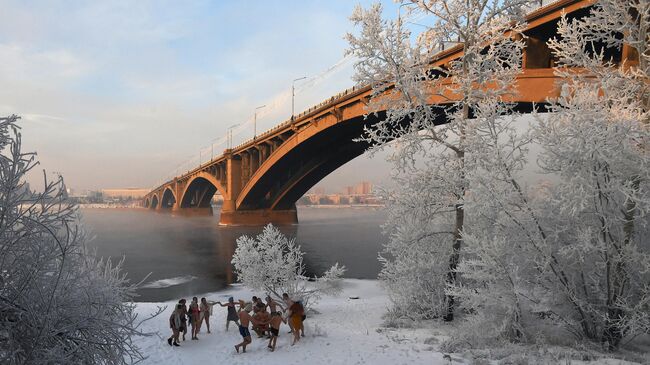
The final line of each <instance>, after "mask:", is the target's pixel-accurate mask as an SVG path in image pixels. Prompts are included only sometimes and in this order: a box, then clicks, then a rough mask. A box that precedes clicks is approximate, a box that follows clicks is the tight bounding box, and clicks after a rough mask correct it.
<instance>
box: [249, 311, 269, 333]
mask: <svg viewBox="0 0 650 365" xmlns="http://www.w3.org/2000/svg"><path fill="white" fill-rule="evenodd" d="M269 319H271V317H270V316H269V312H267V311H265V310H261V309H260V310H259V311H258V312H257V313H255V314H253V331H255V333H257V337H264V335H265V334H266V332H267V331H268V330H269V325H268V321H269Z"/></svg>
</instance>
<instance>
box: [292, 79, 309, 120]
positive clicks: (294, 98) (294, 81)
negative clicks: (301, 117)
mask: <svg viewBox="0 0 650 365" xmlns="http://www.w3.org/2000/svg"><path fill="white" fill-rule="evenodd" d="M306 78H307V76H303V77H299V78H297V79H294V80H293V81H292V82H291V121H292V122H293V118H294V114H295V113H294V106H295V100H296V81H300V80H304V79H306Z"/></svg>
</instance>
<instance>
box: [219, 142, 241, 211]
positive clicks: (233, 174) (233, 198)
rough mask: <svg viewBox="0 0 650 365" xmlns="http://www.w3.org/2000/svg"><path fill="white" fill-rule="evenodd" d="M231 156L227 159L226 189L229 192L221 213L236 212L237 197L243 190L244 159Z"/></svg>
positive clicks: (224, 199)
mask: <svg viewBox="0 0 650 365" xmlns="http://www.w3.org/2000/svg"><path fill="white" fill-rule="evenodd" d="M234 157H235V156H232V155H231V156H229V157H228V158H227V160H226V190H227V191H228V193H227V194H226V196H224V197H223V206H222V207H221V214H222V215H223V213H224V212H234V211H235V208H236V207H237V197H238V196H239V192H240V191H241V186H242V180H241V172H242V160H240V159H236V158H234Z"/></svg>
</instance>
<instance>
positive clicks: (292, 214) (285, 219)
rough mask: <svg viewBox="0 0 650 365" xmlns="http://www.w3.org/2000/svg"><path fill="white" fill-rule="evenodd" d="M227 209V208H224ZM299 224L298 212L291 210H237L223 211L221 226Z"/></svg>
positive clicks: (220, 219)
mask: <svg viewBox="0 0 650 365" xmlns="http://www.w3.org/2000/svg"><path fill="white" fill-rule="evenodd" d="M224 208H225V206H224ZM268 223H273V224H275V225H290V224H298V212H297V211H296V210H295V209H291V210H261V209H260V210H235V211H223V210H222V211H221V217H220V218H219V224H222V225H236V226H239V225H241V226H262V225H265V224H268Z"/></svg>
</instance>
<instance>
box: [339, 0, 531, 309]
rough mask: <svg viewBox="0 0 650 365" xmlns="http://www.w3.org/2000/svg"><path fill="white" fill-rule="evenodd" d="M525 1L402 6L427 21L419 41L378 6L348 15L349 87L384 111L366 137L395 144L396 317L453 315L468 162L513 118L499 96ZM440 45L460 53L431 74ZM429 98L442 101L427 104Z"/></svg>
mask: <svg viewBox="0 0 650 365" xmlns="http://www.w3.org/2000/svg"><path fill="white" fill-rule="evenodd" d="M527 4H529V1H526V0H505V1H503V0H498V1H497V0H494V1H466V0H448V1H430V0H426V1H402V2H401V5H400V8H399V11H400V12H402V13H403V14H404V17H405V18H406V19H416V20H417V21H418V22H420V23H422V22H430V23H431V24H429V25H428V26H427V27H426V30H425V31H423V32H422V33H421V34H419V36H418V37H417V40H416V41H412V40H413V34H412V33H411V32H410V31H409V30H408V28H407V27H406V26H405V24H406V23H407V22H406V20H405V19H402V15H401V14H400V15H398V18H397V20H395V21H388V20H383V19H382V7H381V6H380V5H374V6H372V7H371V8H369V9H367V10H364V9H362V8H360V7H359V8H357V9H356V10H355V12H354V14H353V15H352V17H351V20H352V21H353V22H354V23H355V24H356V25H358V26H360V27H361V30H360V33H359V34H358V35H353V34H350V35H348V37H347V38H348V41H349V44H350V49H349V52H350V53H352V54H354V55H355V56H356V57H358V59H359V61H358V62H357V64H356V65H355V66H356V81H357V82H359V83H362V84H371V85H372V86H373V97H372V99H371V102H370V105H369V111H370V112H371V113H372V112H375V111H382V110H387V112H386V118H385V120H383V121H382V122H380V123H378V124H376V125H375V126H373V127H372V128H370V129H367V130H366V131H365V132H366V133H365V135H364V137H363V139H364V140H366V141H368V142H370V143H371V144H373V145H375V146H376V148H384V147H385V146H387V144H388V143H389V142H391V141H393V140H394V139H399V141H398V142H397V143H395V144H392V146H395V151H394V154H393V155H392V157H391V159H392V161H393V163H394V165H395V171H396V172H395V174H394V179H395V181H396V182H397V188H396V189H394V190H390V191H385V195H386V200H387V207H388V223H387V224H386V226H385V229H386V231H387V233H388V235H389V242H388V244H387V245H386V247H385V250H384V252H383V254H382V258H381V260H382V262H383V269H382V272H381V274H380V276H381V278H382V279H383V280H384V281H385V282H386V284H387V285H388V288H389V291H390V293H391V297H392V300H393V302H394V304H395V306H394V308H395V310H396V311H397V312H396V313H397V314H404V312H405V311H406V310H408V312H409V314H410V315H414V314H415V315H416V316H418V317H424V318H432V317H444V318H445V319H446V320H452V319H453V318H454V307H455V297H454V296H453V295H449V294H446V293H445V289H446V287H448V286H454V285H456V283H457V280H458V278H457V274H456V270H457V265H458V262H459V259H460V252H461V249H462V247H463V237H462V234H463V231H464V230H465V229H466V227H467V226H468V223H469V222H470V221H471V220H472V216H471V212H469V211H467V209H466V206H465V202H466V199H467V197H468V194H471V190H472V186H471V181H470V179H469V178H470V176H471V169H473V168H475V166H476V163H475V162H472V161H471V160H472V159H474V158H476V157H480V156H481V153H489V151H490V150H495V149H498V148H499V147H500V146H499V145H493V144H491V142H492V141H493V138H492V137H493V136H491V135H490V134H493V133H492V132H493V130H496V131H500V132H499V133H501V132H503V131H502V129H503V128H502V127H501V123H502V121H501V120H500V119H499V118H498V116H499V115H500V114H508V113H510V114H513V113H514V111H513V105H508V104H506V103H503V102H502V99H503V97H504V96H507V95H511V94H512V93H513V84H514V79H515V77H516V75H517V74H518V73H519V72H520V71H521V55H522V49H523V47H524V42H523V41H522V40H521V38H520V37H518V36H517V34H518V33H519V31H521V30H522V29H523V27H524V25H523V23H522V19H523V17H522V14H523V8H524V7H525V6H526V5H527ZM445 47H459V48H461V49H462V56H461V57H460V58H457V59H455V60H452V61H450V62H448V63H445V64H444V65H443V66H440V67H433V66H432V64H431V61H432V56H433V55H434V54H436V53H437V52H439V51H441V50H444V49H445ZM434 97H438V98H442V99H443V100H446V101H445V102H444V103H443V104H442V105H440V106H439V107H431V106H430V103H431V102H430V100H431V99H432V98H434ZM441 123H445V124H444V125H440V124H441ZM503 135H505V132H504V133H503ZM479 151H480V152H479ZM416 160H419V161H423V163H422V164H416V163H415V161H416Z"/></svg>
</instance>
